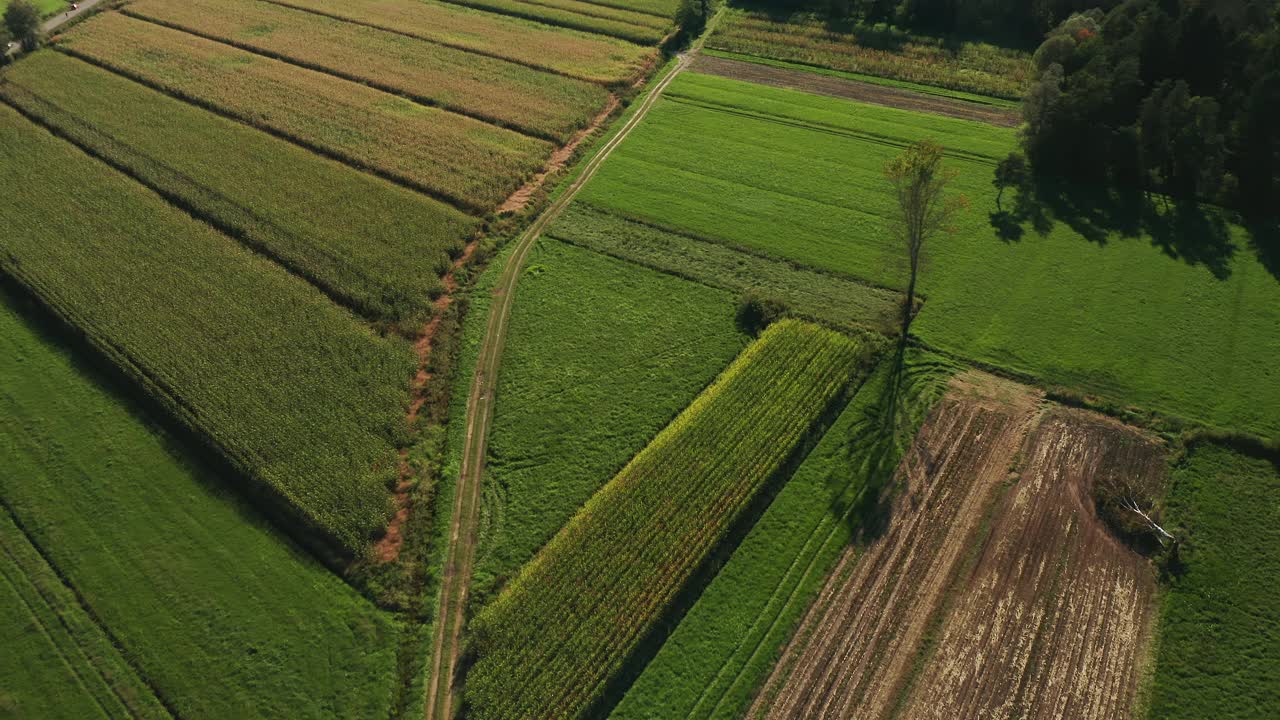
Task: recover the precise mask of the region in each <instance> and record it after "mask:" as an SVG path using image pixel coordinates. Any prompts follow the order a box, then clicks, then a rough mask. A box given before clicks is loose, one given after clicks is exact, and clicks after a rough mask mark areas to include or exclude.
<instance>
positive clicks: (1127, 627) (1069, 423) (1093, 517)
mask: <svg viewBox="0 0 1280 720" xmlns="http://www.w3.org/2000/svg"><path fill="white" fill-rule="evenodd" d="M1024 456H1025V458H1026V468H1025V470H1024V471H1023V472H1022V476H1021V479H1020V480H1019V481H1018V483H1017V485H1016V486H1015V487H1014V488H1013V489H1012V491H1011V492H1010V493H1009V494H1008V495H1007V496H1006V497H1005V498H1004V499H1003V500H1002V501H1001V505H1000V507H999V508H998V511H997V514H996V519H995V522H994V523H993V525H992V529H991V534H990V535H989V536H988V538H987V540H986V542H985V543H984V546H983V548H982V551H981V554H980V555H979V559H978V562H977V564H976V566H975V570H974V572H973V574H972V576H970V577H969V578H968V579H967V580H966V581H965V583H964V585H963V587H962V588H961V589H960V599H959V600H958V602H957V604H956V608H955V610H954V612H952V613H951V615H950V616H949V617H948V618H947V623H946V625H945V626H944V629H943V631H942V635H941V639H940V641H939V644H938V648H937V652H936V653H935V654H934V656H933V659H932V660H931V662H930V663H929V666H928V668H927V669H926V670H925V671H924V672H923V673H922V674H921V681H920V684H919V685H918V687H917V688H916V691H915V693H914V695H913V696H912V698H911V700H910V702H909V703H908V705H907V708H906V712H905V713H904V716H905V717H908V718H957V717H982V718H1026V720H1049V719H1062V720H1067V719H1069V718H1100V719H1101V718H1106V719H1107V720H1113V719H1116V718H1125V717H1128V716H1129V714H1130V710H1131V708H1132V706H1133V702H1134V693H1135V691H1136V689H1137V685H1138V682H1137V681H1138V677H1137V673H1138V668H1139V665H1140V661H1141V660H1142V658H1143V648H1144V647H1145V644H1146V642H1145V641H1146V636H1147V627H1148V624H1149V622H1150V621H1151V619H1152V618H1153V614H1152V613H1153V612H1154V607H1153V598H1154V593H1155V579H1154V576H1153V574H1152V571H1151V569H1150V566H1149V565H1148V563H1147V562H1146V560H1144V559H1143V558H1142V557H1141V556H1139V555H1137V554H1136V553H1134V552H1132V551H1131V550H1130V549H1129V548H1128V547H1126V546H1125V545H1123V544H1122V543H1121V542H1120V541H1118V540H1117V539H1116V538H1115V536H1114V535H1113V534H1112V533H1111V532H1110V531H1109V530H1108V528H1107V527H1106V526H1105V525H1103V523H1102V521H1101V520H1099V518H1098V516H1097V514H1096V513H1095V512H1094V507H1093V499H1092V494H1091V488H1092V483H1093V482H1094V481H1095V479H1096V478H1099V477H1101V476H1103V475H1105V474H1112V473H1123V474H1127V475H1131V474H1139V475H1150V474H1152V473H1157V474H1160V473H1164V472H1165V464H1164V458H1163V457H1162V452H1161V448H1160V446H1159V445H1158V444H1156V443H1155V442H1153V441H1151V440H1149V439H1148V438H1146V437H1144V436H1143V435H1141V434H1139V433H1138V432H1137V431H1135V430H1133V429H1131V428H1127V427H1125V426H1123V425H1121V424H1119V423H1118V422H1116V421H1114V420H1111V419H1109V418H1103V417H1101V416H1098V415H1093V414H1090V413H1085V412H1081V411H1077V410H1069V409H1065V408H1055V409H1053V410H1050V411H1049V412H1047V413H1046V416H1045V418H1044V419H1043V420H1042V422H1041V423H1040V424H1039V426H1038V427H1037V428H1036V430H1035V432H1034V433H1032V436H1031V437H1030V438H1029V439H1028V441H1027V449H1026V450H1025V455H1024Z"/></svg>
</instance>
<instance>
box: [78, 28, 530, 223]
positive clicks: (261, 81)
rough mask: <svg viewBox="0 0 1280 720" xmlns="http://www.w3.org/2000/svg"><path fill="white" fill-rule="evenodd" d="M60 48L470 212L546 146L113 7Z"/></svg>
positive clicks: (498, 193) (518, 177)
mask: <svg viewBox="0 0 1280 720" xmlns="http://www.w3.org/2000/svg"><path fill="white" fill-rule="evenodd" d="M60 47H62V48H64V49H66V50H67V51H69V52H71V53H72V54H74V55H77V56H79V57H83V58H85V59H88V60H90V61H91V62H94V63H95V64H99V65H103V66H105V67H107V68H110V69H112V70H115V71H117V72H120V73H122V74H124V75H126V76H128V77H131V78H134V79H137V80H140V81H142V82H144V83H146V84H148V85H151V86H153V87H156V88H159V89H161V90H164V91H165V92H168V93H170V94H172V95H175V96H177V97H180V98H182V99H185V100H189V101H193V102H195V103H196V104H199V105H202V106H205V107H208V108H212V109H215V110H217V111H219V112H222V113H224V114H227V115H230V116H232V117H235V118H236V119H239V120H241V121H243V122H246V123H249V124H251V125H254V126H256V127H259V128H263V129H266V130H269V131H271V132H274V133H276V134H278V135H282V136H285V137H287V138H290V139H293V140H295V141H297V142H300V143H302V144H304V145H306V146H307V147H310V148H311V149H313V150H318V151H320V152H323V153H325V154H328V155H331V156H332V157H335V158H339V159H342V160H344V161H346V162H348V163H350V164H352V165H356V166H357V167H362V168H368V169H370V170H374V171H376V172H378V173H379V174H382V175H384V176H388V177H391V178H393V179H396V180H398V181H400V182H403V183H405V184H407V185H410V186H412V187H415V188H419V189H422V190H424V191H427V192H430V193H434V194H437V195H439V196H441V197H444V198H446V199H449V200H452V201H454V202H456V203H458V204H460V205H462V206H463V207H467V208H470V209H473V210H487V209H492V208H493V207H495V206H496V205H498V204H499V203H501V202H502V200H503V199H504V198H506V196H507V195H508V194H510V192H511V191H512V190H514V189H515V188H516V187H518V186H519V185H520V183H521V182H523V180H524V179H525V177H527V176H528V175H529V174H531V173H533V172H536V171H537V170H538V169H539V168H540V167H541V166H542V163H543V161H544V158H545V157H546V156H547V155H548V154H549V153H550V151H551V145H550V144H549V143H547V142H545V141H542V140H537V139H534V138H530V137H526V136H524V135H520V134H519V133H515V132H512V131H510V130H504V129H502V128H498V127H494V126H492V125H488V124H486V123H483V122H480V121H479V120H473V119H471V118H468V117H464V116H461V115H456V114H453V113H449V112H445V111H443V110H439V109H436V108H429V107H424V106H422V105H418V104H416V103H414V102H411V101H409V100H406V99H404V98H400V97H396V96H394V95H389V94H387V93H384V92H381V91H378V90H375V89H373V88H369V87H365V86H362V85H359V84H357V83H352V82H347V81H345V80H341V79H338V78H335V77H333V76H331V75H326V74H324V73H319V72H314V71H311V70H306V69H304V68H299V67H296V66H294V65H290V64H288V63H284V62H280V61H278V60H273V59H271V58H266V57H262V56H260V55H255V54H253V53H250V52H246V51H244V50H238V49H236V48H234V47H231V46H229V45H224V44H222V43H218V42H213V41H210V40H205V39H203V38H199V37H196V36H194V35H190V34H187V33H184V32H181V31H178V30H170V29H169V28H165V27H161V26H159V25H154V24H152V23H148V22H144V21H142V20H135V19H133V18H130V17H125V16H123V15H119V14H116V13H104V14H102V15H99V16H98V17H95V18H92V19H90V20H89V21H87V22H85V23H83V24H82V25H80V26H79V27H77V28H76V29H75V30H74V31H73V32H71V33H70V34H69V36H68V37H67V38H66V39H65V41H64V42H63V43H62V44H61V45H60Z"/></svg>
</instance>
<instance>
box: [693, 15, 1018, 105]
mask: <svg viewBox="0 0 1280 720" xmlns="http://www.w3.org/2000/svg"><path fill="white" fill-rule="evenodd" d="M707 47H709V48H712V49H715V50H721V51H726V52H731V53H734V54H736V55H744V56H749V57H759V58H762V59H770V60H781V61H786V62H791V63H798V64H804V65H809V66H813V67H814V68H816V69H830V70H835V71H841V72H849V73H858V74H861V75H874V76H878V77H883V78H889V79H892V80H900V81H906V82H910V83H914V84H919V85H932V86H936V87H939V88H948V89H952V90H958V91H961V92H970V93H976V94H979V95H989V96H992V97H998V98H1007V99H1010V100H1020V99H1021V98H1022V95H1023V93H1024V92H1026V89H1027V86H1028V85H1029V84H1030V81H1031V54H1030V53H1029V52H1027V51H1025V50H1018V49H1013V48H1003V47H999V46H996V45H992V44H989V43H984V42H976V41H969V40H951V39H947V38H938V37H930V36H927V35H918V34H913V33H910V32H908V31H905V30H901V29H897V28H890V27H885V26H883V25H879V26H876V27H868V26H865V25H858V24H856V23H853V22H850V21H848V20H844V21H840V20H834V21H833V20H828V19H827V18H822V17H818V16H817V15H815V14H812V13H810V12H809V11H806V10H800V11H797V12H793V13H791V14H789V15H787V16H785V17H784V16H782V15H781V14H780V13H778V12H776V11H754V10H744V9H740V8H732V7H730V8H726V9H725V11H724V13H723V14H722V15H721V17H720V21H719V23H718V24H717V25H716V27H715V31H714V32H713V33H712V34H711V36H710V37H709V38H708V39H707Z"/></svg>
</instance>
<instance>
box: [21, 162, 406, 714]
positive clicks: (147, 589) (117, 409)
mask: <svg viewBox="0 0 1280 720" xmlns="http://www.w3.org/2000/svg"><path fill="white" fill-rule="evenodd" d="M6 167H7V166H6ZM87 179H92V178H87ZM6 217H12V215H6ZM0 301H3V304H0V467H2V468H4V471H3V472H0V500H2V501H3V505H4V507H5V508H7V509H10V510H12V512H13V517H14V518H15V519H16V520H17V521H18V522H19V523H20V524H21V526H22V527H23V528H24V529H25V530H26V532H27V533H28V534H29V535H30V537H31V539H32V541H33V542H34V543H35V544H36V545H37V546H38V547H39V548H40V550H41V551H42V552H43V553H44V555H45V557H47V558H48V559H49V560H50V561H51V562H52V564H53V566H54V568H55V569H56V570H57V572H58V574H59V575H60V576H61V577H62V578H65V579H66V581H67V582H69V583H70V586H71V588H72V589H74V591H75V593H76V594H77V595H78V596H79V597H80V598H82V599H83V601H84V603H85V607H87V608H88V611H89V612H91V614H92V616H93V618H94V619H95V620H96V621H98V622H100V623H102V626H104V627H105V628H106V629H107V631H109V634H110V637H111V638H113V639H114V640H115V641H117V642H118V643H119V648H120V650H121V652H122V653H123V655H124V656H125V657H126V658H128V660H129V662H130V663H132V665H133V666H134V667H135V668H136V669H137V671H138V674H139V675H140V676H141V677H144V678H145V679H146V680H147V681H149V683H150V685H151V686H153V687H154V688H155V690H156V693H157V695H158V696H159V697H160V699H161V700H163V701H164V702H165V703H166V704H167V705H168V706H169V707H171V708H173V709H174V710H175V711H176V712H177V713H178V714H179V715H181V716H182V717H189V718H202V717H203V718H236V717H290V718H317V719H319V718H334V717H344V718H359V719H364V718H370V717H383V716H385V715H386V708H387V705H388V703H389V701H390V697H391V692H392V688H393V685H394V683H395V645H396V641H397V639H398V631H397V625H396V624H395V623H394V622H392V621H391V620H390V619H389V616H387V615H386V614H384V613H382V612H380V611H378V610H376V609H375V608H374V607H373V606H372V605H370V604H369V602H368V601H366V600H364V599H363V598H361V597H360V596H359V595H357V594H356V593H355V592H354V591H353V590H351V589H350V588H349V587H347V586H346V585H344V584H343V583H342V582H341V581H340V580H338V579H337V578H336V577H334V576H333V575H332V574H331V573H329V572H328V571H327V570H325V569H324V568H323V567H321V566H319V565H318V564H317V563H316V562H315V561H314V560H312V559H310V558H309V557H308V556H307V555H306V554H305V553H303V552H301V551H300V550H298V549H297V548H296V547H295V546H293V545H291V544H290V543H288V542H286V541H285V540H283V539H282V538H281V536H280V534H279V533H278V532H276V531H274V530H273V529H272V528H271V527H270V525H269V524H268V523H267V522H266V521H265V520H264V519H263V518H262V516H261V515H260V514H259V513H257V512H255V511H253V510H252V509H250V508H249V507H248V506H247V505H246V504H245V503H243V502H241V501H240V500H239V498H238V496H237V495H236V494H235V493H234V492H233V491H230V490H229V489H228V487H227V485H226V482H225V481H226V478H223V477H217V476H214V475H213V473H211V472H209V471H205V470H202V469H200V468H199V467H197V466H196V465H194V464H193V462H192V461H191V460H189V459H187V458H188V457H189V456H187V455H185V454H183V453H182V452H181V451H180V449H179V447H178V445H177V444H176V443H175V442H174V441H172V440H171V439H169V438H167V437H166V436H165V435H163V434H161V433H160V432H158V431H157V430H155V429H154V428H153V427H152V426H151V425H150V424H149V423H148V422H147V421H146V420H144V419H143V416H142V415H141V414H140V413H139V411H138V409H137V408H135V407H132V406H131V405H126V404H124V403H122V401H121V400H120V399H119V395H118V394H117V393H116V392H115V391H114V390H110V389H108V387H110V385H111V383H108V384H107V385H104V384H103V382H102V379H101V375H100V374H99V373H98V372H96V371H95V370H93V369H92V368H91V367H90V366H88V365H86V364H85V363H84V362H83V361H81V360H77V358H76V357H73V356H72V355H71V354H69V353H68V351H67V350H66V349H64V348H63V347H62V346H61V345H55V344H53V343H51V342H50V339H49V337H48V336H47V335H45V334H44V333H42V332H41V331H40V330H38V329H37V328H35V327H34V326H33V325H32V324H31V322H30V321H29V320H27V319H25V318H24V317H21V316H19V314H18V312H17V310H16V308H17V307H18V305H16V304H13V303H11V302H10V299H9V297H8V296H5V295H0ZM24 307H25V306H24ZM23 314H24V315H26V316H27V317H38V315H31V314H29V313H26V312H25V311H24V313H23ZM0 604H4V603H0ZM6 612H7V611H6ZM4 627H5V628H6V630H7V629H9V628H11V627H13V626H11V625H8V624H5V625H4ZM13 647H14V646H11V645H10V644H9V643H5V645H4V648H5V649H4V651H3V652H0V658H3V659H2V660H0V665H3V664H5V663H7V662H9V658H11V657H13V656H12V655H11V654H10V653H11V652H12V651H13V650H12V648H13ZM29 669H31V668H29ZM86 669H87V668H85V667H84V666H82V665H76V666H71V667H70V671H71V672H82V671H85V670H86ZM4 677H5V679H6V680H5V683H4V685H5V691H6V692H9V691H10V688H11V687H13V686H12V685H11V684H10V683H11V681H13V682H16V681H17V678H20V677H23V676H21V675H13V674H10V673H9V672H7V671H6V672H5V674H4ZM57 678H58V676H56V675H49V676H44V675H41V677H40V678H39V680H40V681H41V682H45V683H48V682H57ZM119 679H121V680H123V678H119ZM15 689H16V690H18V691H21V692H22V693H23V694H25V691H27V690H32V691H34V687H33V686H24V687H19V688H15ZM2 694H3V693H0V695H2ZM55 697H56V699H58V700H63V699H66V700H67V704H65V705H63V704H62V703H61V702H59V703H58V709H60V710H66V711H68V712H71V711H74V709H75V708H74V706H73V705H71V704H70V699H69V698H70V686H68V687H66V688H65V689H61V690H59V692H58V694H57V695H56V696H55ZM49 699H55V698H49ZM22 707H26V708H31V709H32V713H31V714H28V715H24V714H23V712H21V711H20V712H19V713H18V716H19V717H50V716H51V715H46V714H43V712H36V711H35V710H34V706H29V705H24V706H20V708H22ZM0 714H3V713H0ZM76 717H88V716H86V715H76Z"/></svg>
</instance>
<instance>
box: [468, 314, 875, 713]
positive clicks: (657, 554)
mask: <svg viewBox="0 0 1280 720" xmlns="http://www.w3.org/2000/svg"><path fill="white" fill-rule="evenodd" d="M858 355H859V343H858V342H856V341H854V340H851V339H849V338H847V337H845V336H843V335H839V334H837V333H834V332H832V331H830V330H825V329H822V328H819V327H818V326H815V325H810V324H806V323H802V322H799V321H795V320H783V321H780V322H778V323H775V324H774V325H772V326H770V327H769V329H767V330H766V331H765V332H764V333H763V334H762V335H761V336H760V338H759V339H758V340H756V341H755V342H754V343H752V344H751V345H749V346H748V347H747V349H746V350H744V351H743V353H742V354H741V355H739V356H738V358H737V359H736V360H735V361H734V362H733V364H732V365H730V366H729V368H728V369H726V370H725V371H724V372H723V373H722V374H721V375H720V377H719V378H717V379H716V381H715V383H713V384H712V385H711V386H710V387H708V388H707V389H706V390H705V391H703V393H702V394H701V395H699V396H698V398H697V399H695V400H694V401H693V403H692V404H690V405H689V407H687V408H686V409H685V410H684V411H683V412H682V413H681V414H680V415H679V416H678V417H676V418H675V419H674V420H673V421H671V424H669V425H668V426H667V427H666V428H665V429H664V430H663V431H662V432H661V433H659V434H658V436H657V437H656V438H654V439H653V441H652V442H650V443H649V445H648V446H646V447H645V448H644V450H642V451H641V452H640V453H639V454H637V455H636V456H635V457H634V458H633V459H632V460H631V461H630V462H629V463H628V464H627V466H626V467H625V468H623V469H622V471H621V472H620V473H618V475H617V476H615V477H614V478H613V479H612V480H610V481H609V483H608V484H606V485H605V486H604V488H602V489H601V490H600V492H598V493H596V494H595V495H594V496H593V497H592V498H591V499H590V501H589V502H587V504H586V505H584V506H583V508H582V509H581V510H580V511H579V512H578V513H577V514H576V515H575V516H574V517H573V519H572V520H571V521H570V522H569V523H568V524H567V525H566V526H565V527H564V528H563V529H562V530H561V531H560V532H559V533H558V534H557V535H556V536H555V537H554V538H553V539H552V540H551V542H549V543H548V544H547V545H546V547H544V548H543V549H542V550H541V551H540V552H539V553H538V555H537V556H536V557H535V558H534V559H533V560H532V561H531V562H530V563H529V564H528V565H526V566H525V567H524V569H522V570H521V572H520V575H518V576H517V577H516V578H515V579H514V580H513V581H512V582H511V583H510V584H509V585H508V586H507V588H506V589H505V590H504V591H503V593H502V594H501V595H500V596H499V597H498V599H497V600H495V601H494V602H492V603H490V604H489V605H488V606H486V607H485V608H484V610H483V611H482V612H481V613H480V614H479V615H478V616H477V617H476V618H475V620H474V621H473V622H472V624H471V632H472V644H473V645H472V646H473V649H474V651H475V653H476V655H477V658H478V660H477V662H476V664H475V665H474V666H473V667H472V669H471V671H470V672H469V673H468V675H467V681H466V697H467V702H468V704H469V707H470V708H471V713H473V716H474V717H476V718H482V719H485V718H538V717H579V716H581V715H582V714H583V713H584V712H587V711H588V709H589V708H592V707H593V706H595V705H596V703H599V702H601V701H602V700H603V699H604V698H605V697H607V692H608V687H609V686H610V684H611V683H613V682H615V681H616V680H617V679H618V676H619V674H620V673H622V672H623V670H624V667H625V666H626V664H627V663H628V660H629V658H630V656H631V654H632V653H633V652H635V650H636V648H637V646H638V645H639V643H641V642H642V641H643V640H644V639H645V638H646V636H647V635H648V634H649V633H651V632H653V631H654V630H655V628H656V627H657V625H658V623H659V622H660V621H661V617H662V614H663V612H664V611H665V610H666V609H667V608H668V606H669V604H670V603H671V602H672V601H673V600H674V599H675V597H676V594H677V593H678V592H679V591H680V590H681V589H682V588H683V587H684V586H685V584H686V582H688V581H689V579H690V578H691V577H692V576H693V574H694V572H695V570H696V569H697V567H698V566H699V564H700V563H702V561H703V560H704V559H705V558H706V557H707V555H708V554H709V553H710V552H711V551H712V550H713V549H714V548H716V547H717V545H718V544H719V543H720V541H721V540H722V539H724V538H725V537H726V535H727V533H728V532H729V530H730V528H731V527H732V525H733V524H734V522H735V521H736V520H738V519H739V518H740V517H741V516H742V513H743V512H744V511H745V510H746V509H747V507H748V506H749V505H750V504H751V502H752V500H753V499H754V498H755V497H756V494H757V493H758V492H760V491H761V490H762V489H763V488H764V487H765V486H766V485H767V484H768V483H769V481H770V480H776V479H777V478H776V477H775V475H776V473H778V472H779V471H782V469H783V467H784V465H785V463H786V462H787V460H788V458H789V457H791V456H792V453H793V451H794V450H795V449H796V448H797V446H798V445H799V443H800V442H801V441H802V440H803V439H804V438H805V437H806V435H807V434H808V433H809V431H810V429H811V427H812V426H813V425H814V424H815V423H816V422H817V421H818V420H819V419H820V417H821V416H822V415H823V413H824V412H825V411H826V410H827V409H828V405H829V404H830V403H832V402H833V401H834V400H836V399H837V397H838V396H839V395H840V393H841V391H842V390H843V388H844V387H845V386H846V385H847V384H848V383H849V382H850V380H851V379H852V376H853V375H854V374H856V365H857V358H858ZM694 477H696V478H698V479H699V482H694V483H691V482H689V480H690V479H691V478H694Z"/></svg>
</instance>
